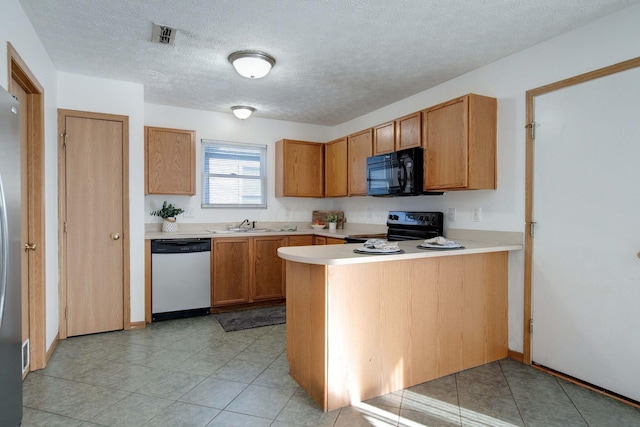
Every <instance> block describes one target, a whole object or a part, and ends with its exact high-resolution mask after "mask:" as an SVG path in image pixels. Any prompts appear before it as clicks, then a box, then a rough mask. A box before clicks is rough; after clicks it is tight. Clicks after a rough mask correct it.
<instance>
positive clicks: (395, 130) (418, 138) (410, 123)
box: [373, 111, 422, 156]
mask: <svg viewBox="0 0 640 427" xmlns="http://www.w3.org/2000/svg"><path fill="white" fill-rule="evenodd" d="M420 146H422V113H421V112H420V111H418V112H416V113H413V114H409V115H407V116H404V117H400V118H399V119H395V120H394V121H392V122H387V123H383V124H381V125H378V126H376V127H374V128H373V155H374V156H377V155H379V154H386V153H391V152H392V151H399V150H404V149H407V148H413V147H420Z"/></svg>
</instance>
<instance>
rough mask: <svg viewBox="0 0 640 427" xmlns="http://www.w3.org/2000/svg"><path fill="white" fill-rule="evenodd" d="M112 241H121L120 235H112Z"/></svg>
mask: <svg viewBox="0 0 640 427" xmlns="http://www.w3.org/2000/svg"><path fill="white" fill-rule="evenodd" d="M111 239H112V240H119V239H120V234H118V233H111Z"/></svg>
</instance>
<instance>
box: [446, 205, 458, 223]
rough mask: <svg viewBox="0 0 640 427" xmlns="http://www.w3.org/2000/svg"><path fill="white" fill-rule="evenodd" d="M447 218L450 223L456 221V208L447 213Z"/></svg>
mask: <svg viewBox="0 0 640 427" xmlns="http://www.w3.org/2000/svg"><path fill="white" fill-rule="evenodd" d="M447 218H448V219H449V222H455V221H456V208H449V210H448V211H447Z"/></svg>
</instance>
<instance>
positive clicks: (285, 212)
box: [284, 208, 291, 218]
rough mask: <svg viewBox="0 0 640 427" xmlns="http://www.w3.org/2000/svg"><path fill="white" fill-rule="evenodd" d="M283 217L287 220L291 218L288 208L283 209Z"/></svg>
mask: <svg viewBox="0 0 640 427" xmlns="http://www.w3.org/2000/svg"><path fill="white" fill-rule="evenodd" d="M284 216H285V217H287V218H289V217H290V216H291V209H290V208H285V210H284Z"/></svg>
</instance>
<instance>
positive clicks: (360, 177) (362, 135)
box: [349, 129, 373, 196]
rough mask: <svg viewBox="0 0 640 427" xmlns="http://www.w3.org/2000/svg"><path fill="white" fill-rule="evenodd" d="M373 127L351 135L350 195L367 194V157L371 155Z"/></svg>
mask: <svg viewBox="0 0 640 427" xmlns="http://www.w3.org/2000/svg"><path fill="white" fill-rule="evenodd" d="M372 135H373V131H372V130H371V129H367V130H364V131H362V132H358V133H354V134H353V135H350V136H349V195H350V196H366V195H367V157H371V156H372V153H373V148H372V139H373V138H372Z"/></svg>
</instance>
